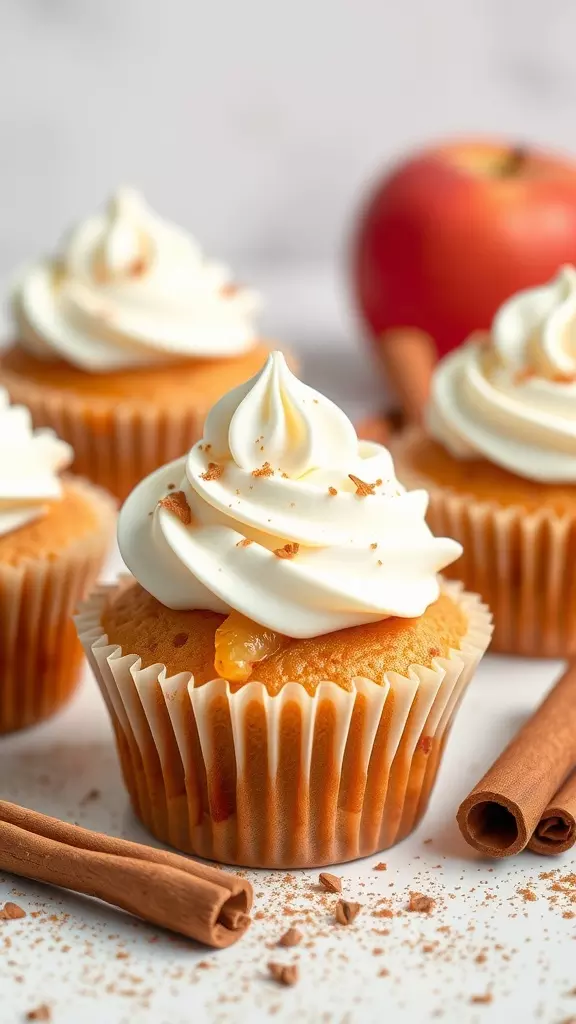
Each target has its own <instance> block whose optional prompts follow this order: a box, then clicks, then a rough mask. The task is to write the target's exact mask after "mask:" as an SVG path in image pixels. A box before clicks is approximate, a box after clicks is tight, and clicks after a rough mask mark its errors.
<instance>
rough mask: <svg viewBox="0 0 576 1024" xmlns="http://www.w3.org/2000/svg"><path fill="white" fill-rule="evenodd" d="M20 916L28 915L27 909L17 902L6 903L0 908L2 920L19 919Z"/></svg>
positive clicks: (0, 918) (0, 919)
mask: <svg viewBox="0 0 576 1024" xmlns="http://www.w3.org/2000/svg"><path fill="white" fill-rule="evenodd" d="M20 917H26V911H25V910H22V907H19V906H18V904H17V903H5V904H4V906H3V907H2V909H1V910H0V921H17V920H18V919H19V918H20Z"/></svg>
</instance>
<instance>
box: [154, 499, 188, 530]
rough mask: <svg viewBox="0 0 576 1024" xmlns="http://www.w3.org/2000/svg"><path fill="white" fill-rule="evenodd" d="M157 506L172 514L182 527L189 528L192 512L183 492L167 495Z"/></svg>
mask: <svg viewBox="0 0 576 1024" xmlns="http://www.w3.org/2000/svg"><path fill="white" fill-rule="evenodd" d="M158 504H159V505H161V507H162V508H165V509H166V511H167V512H172V514H173V515H175V516H176V518H177V519H179V520H180V522H181V523H183V524H184V526H190V523H191V522H192V512H191V510H190V505H189V504H188V501H187V498H186V495H185V494H184V491H174V493H173V494H167V495H166V497H165V498H162V499H161V500H160V501H159V502H158Z"/></svg>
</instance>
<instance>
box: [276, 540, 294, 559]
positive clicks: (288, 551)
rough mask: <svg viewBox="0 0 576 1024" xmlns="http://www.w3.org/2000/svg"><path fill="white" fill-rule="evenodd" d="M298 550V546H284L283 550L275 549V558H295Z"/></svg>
mask: <svg viewBox="0 0 576 1024" xmlns="http://www.w3.org/2000/svg"><path fill="white" fill-rule="evenodd" d="M299 550H300V545H299V544H296V543H294V544H285V545H284V547H283V548H276V550H275V551H274V554H275V555H276V558H295V557H296V555H297V554H298V552H299Z"/></svg>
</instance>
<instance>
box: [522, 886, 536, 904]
mask: <svg viewBox="0 0 576 1024" xmlns="http://www.w3.org/2000/svg"><path fill="white" fill-rule="evenodd" d="M518 895H519V896H521V897H522V899H523V900H524V901H525V903H534V901H535V900H537V899H538V897H537V895H536V893H535V892H532V889H518Z"/></svg>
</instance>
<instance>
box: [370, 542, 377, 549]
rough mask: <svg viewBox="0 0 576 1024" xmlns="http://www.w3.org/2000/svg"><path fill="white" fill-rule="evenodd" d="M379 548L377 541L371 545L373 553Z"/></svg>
mask: <svg viewBox="0 0 576 1024" xmlns="http://www.w3.org/2000/svg"><path fill="white" fill-rule="evenodd" d="M377 547H378V544H377V543H376V541H374V542H373V543H372V544H371V545H370V549H371V550H372V551H376V548H377Z"/></svg>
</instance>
